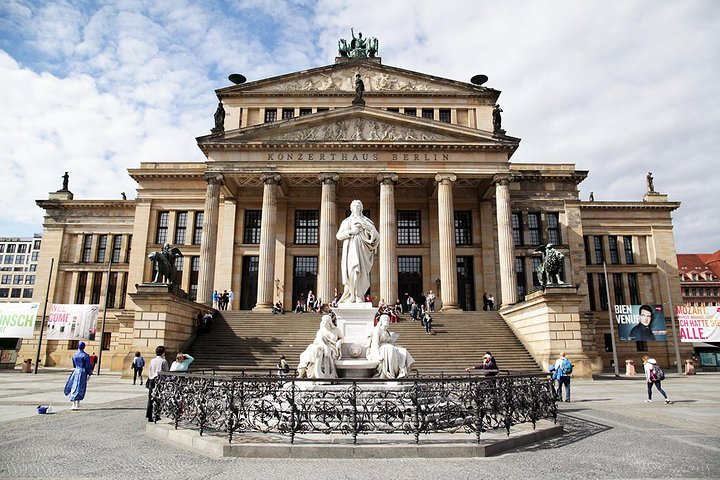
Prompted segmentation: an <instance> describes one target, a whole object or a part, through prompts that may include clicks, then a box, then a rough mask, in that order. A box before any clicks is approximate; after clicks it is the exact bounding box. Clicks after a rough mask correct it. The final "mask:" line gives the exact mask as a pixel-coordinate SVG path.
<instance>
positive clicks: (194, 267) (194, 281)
mask: <svg viewBox="0 0 720 480" xmlns="http://www.w3.org/2000/svg"><path fill="white" fill-rule="evenodd" d="M199 279H200V257H190V300H192V301H195V300H197V293H198V281H199Z"/></svg>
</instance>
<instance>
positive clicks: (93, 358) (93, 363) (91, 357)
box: [90, 352, 98, 373]
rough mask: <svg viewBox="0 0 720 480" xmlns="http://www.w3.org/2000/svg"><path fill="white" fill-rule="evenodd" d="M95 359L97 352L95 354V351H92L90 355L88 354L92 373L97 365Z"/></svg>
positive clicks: (96, 358)
mask: <svg viewBox="0 0 720 480" xmlns="http://www.w3.org/2000/svg"><path fill="white" fill-rule="evenodd" d="M97 361H98V356H97V354H95V352H92V355H90V366H91V367H92V370H93V373H95V365H97Z"/></svg>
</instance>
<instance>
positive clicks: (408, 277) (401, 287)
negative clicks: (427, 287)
mask: <svg viewBox="0 0 720 480" xmlns="http://www.w3.org/2000/svg"><path fill="white" fill-rule="evenodd" d="M406 293H407V294H409V295H410V296H411V297H413V298H414V299H415V301H416V302H419V301H420V294H421V293H423V289H422V257H409V256H405V257H398V295H399V296H400V301H401V302H402V304H403V309H406V308H407V303H406V302H407V297H406V296H405V294H406ZM385 302H386V303H387V304H389V305H393V304H394V303H395V299H394V298H386V299H385Z"/></svg>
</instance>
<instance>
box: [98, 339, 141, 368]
mask: <svg viewBox="0 0 720 480" xmlns="http://www.w3.org/2000/svg"><path fill="white" fill-rule="evenodd" d="M111 340H112V333H111V332H103V337H102V349H103V350H110V341H111ZM149 371H150V369H149V367H148V372H149Z"/></svg>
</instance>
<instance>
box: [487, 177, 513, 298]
mask: <svg viewBox="0 0 720 480" xmlns="http://www.w3.org/2000/svg"><path fill="white" fill-rule="evenodd" d="M511 181H512V177H511V176H510V175H495V178H494V179H493V182H494V183H495V205H496V207H497V223H498V224H497V228H498V256H499V260H500V290H501V297H502V298H501V300H502V306H503V307H505V306H507V305H512V304H514V303H517V279H516V277H515V244H514V243H513V236H512V222H511V220H510V211H511V206H510V186H509V185H510V182H511Z"/></svg>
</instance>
